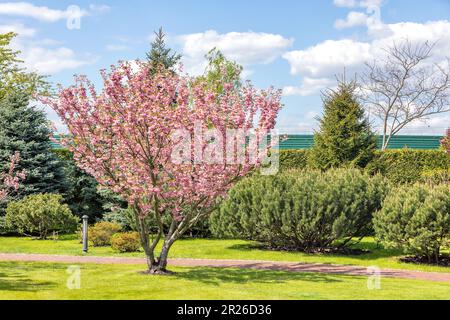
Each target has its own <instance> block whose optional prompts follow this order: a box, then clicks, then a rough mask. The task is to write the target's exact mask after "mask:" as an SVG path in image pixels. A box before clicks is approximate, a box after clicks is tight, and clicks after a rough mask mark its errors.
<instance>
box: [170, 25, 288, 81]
mask: <svg viewBox="0 0 450 320" xmlns="http://www.w3.org/2000/svg"><path fill="white" fill-rule="evenodd" d="M177 40H178V41H179V42H180V43H181V45H182V53H183V56H184V58H183V64H184V66H185V69H186V71H187V72H188V73H191V74H200V73H202V72H203V70H204V68H205V66H206V61H205V59H204V56H205V54H207V53H208V52H209V51H210V50H211V49H213V48H217V49H219V50H220V51H222V53H223V54H224V55H225V56H226V57H227V58H228V59H231V60H234V61H236V62H238V63H239V64H241V65H244V66H245V67H247V66H251V65H255V64H268V63H271V62H273V61H274V60H275V59H277V58H278V57H280V56H281V55H282V53H283V52H285V50H287V49H288V48H289V47H290V46H292V43H293V40H292V39H287V38H284V37H283V36H281V35H278V34H270V33H257V32H229V33H225V34H219V33H218V32H217V31H214V30H208V31H206V32H202V33H194V34H188V35H183V36H179V37H178V38H177Z"/></svg>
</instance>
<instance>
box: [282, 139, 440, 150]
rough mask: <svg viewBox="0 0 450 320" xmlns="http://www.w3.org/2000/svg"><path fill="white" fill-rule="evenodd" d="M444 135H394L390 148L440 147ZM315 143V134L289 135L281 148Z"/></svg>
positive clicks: (309, 145)
mask: <svg viewBox="0 0 450 320" xmlns="http://www.w3.org/2000/svg"><path fill="white" fill-rule="evenodd" d="M441 139H442V136H409V135H408V136H393V137H392V139H391V141H390V143H389V146H388V149H403V148H409V149H422V150H433V149H439V147H440V145H441V143H440V141H441ZM382 141H383V137H382V136H378V138H377V145H378V148H381V145H382ZM313 145H314V136H313V135H288V139H287V140H285V141H283V142H282V143H281V144H280V149H281V150H288V149H309V148H311V147H312V146H313Z"/></svg>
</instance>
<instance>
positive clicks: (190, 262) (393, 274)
mask: <svg viewBox="0 0 450 320" xmlns="http://www.w3.org/2000/svg"><path fill="white" fill-rule="evenodd" d="M0 261H23V262H58V263H73V264H76V263H94V264H145V259H143V258H132V257H95V256H67V255H45V254H18V253H0ZM169 265H170V266H177V267H214V268H247V269H258V270H277V271H289V272H315V273H328V274H339V275H350V276H371V275H374V272H377V273H378V272H379V275H380V276H381V277H390V278H404V279H414V280H427V281H439V282H450V273H441V272H423V271H413V270H399V269H376V270H374V269H373V268H366V267H361V266H350V265H332V264H306V263H297V262H281V261H257V260H215V259H183V258H176V259H169Z"/></svg>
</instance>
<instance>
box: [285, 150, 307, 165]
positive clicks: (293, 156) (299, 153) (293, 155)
mask: <svg viewBox="0 0 450 320" xmlns="http://www.w3.org/2000/svg"><path fill="white" fill-rule="evenodd" d="M309 152H310V151H309V150H306V149H304V150H280V169H281V170H289V169H304V168H306V167H307V166H308V154H309Z"/></svg>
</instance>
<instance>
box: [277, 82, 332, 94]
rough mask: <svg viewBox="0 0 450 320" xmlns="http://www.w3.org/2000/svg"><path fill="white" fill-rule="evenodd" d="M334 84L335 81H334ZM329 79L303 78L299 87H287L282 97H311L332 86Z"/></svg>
mask: <svg viewBox="0 0 450 320" xmlns="http://www.w3.org/2000/svg"><path fill="white" fill-rule="evenodd" d="M334 82H335V81H334ZM334 82H333V81H332V80H331V79H328V78H319V79H314V78H304V79H303V82H302V84H301V86H299V87H292V86H287V87H284V89H283V95H285V96H311V95H313V94H316V93H318V92H320V90H322V89H323V88H326V87H330V86H332V85H333V84H334Z"/></svg>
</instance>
